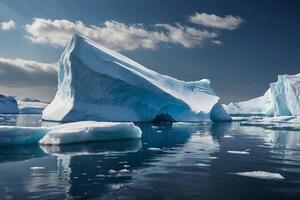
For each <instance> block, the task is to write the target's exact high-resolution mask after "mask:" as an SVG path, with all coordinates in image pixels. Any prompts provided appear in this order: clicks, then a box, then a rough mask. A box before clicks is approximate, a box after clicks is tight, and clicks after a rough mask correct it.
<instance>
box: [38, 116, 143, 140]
mask: <svg viewBox="0 0 300 200" xmlns="http://www.w3.org/2000/svg"><path fill="white" fill-rule="evenodd" d="M141 135H142V131H141V129H140V128H139V127H137V126H135V125H134V124H133V123H132V122H127V123H119V122H95V121H82V122H74V123H67V124H63V125H59V126H56V127H55V128H50V131H49V132H48V133H47V134H46V135H45V136H44V137H43V138H42V139H41V140H40V141H39V144H44V145H58V144H71V143H81V142H93V141H107V140H122V139H138V138H141Z"/></svg>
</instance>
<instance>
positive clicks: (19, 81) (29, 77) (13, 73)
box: [0, 57, 57, 87]
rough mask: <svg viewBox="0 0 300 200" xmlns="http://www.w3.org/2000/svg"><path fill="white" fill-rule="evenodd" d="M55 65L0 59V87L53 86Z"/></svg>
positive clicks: (55, 74) (55, 72) (55, 78)
mask: <svg viewBox="0 0 300 200" xmlns="http://www.w3.org/2000/svg"><path fill="white" fill-rule="evenodd" d="M56 84H57V65H56V64H55V63H53V64H46V63H40V62H35V61H31V60H23V59H8V58H1V57H0V85H1V86H9V87H27V86H55V85H56Z"/></svg>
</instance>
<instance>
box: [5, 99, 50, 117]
mask: <svg viewBox="0 0 300 200" xmlns="http://www.w3.org/2000/svg"><path fill="white" fill-rule="evenodd" d="M47 106H48V103H46V102H42V101H40V100H38V99H33V98H18V97H12V96H4V95H1V94H0V114H41V113H42V111H43V110H44V109H45V108H46V107H47Z"/></svg>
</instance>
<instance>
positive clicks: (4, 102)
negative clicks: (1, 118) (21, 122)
mask: <svg viewBox="0 0 300 200" xmlns="http://www.w3.org/2000/svg"><path fill="white" fill-rule="evenodd" d="M0 113H1V114H15V113H19V109H18V104H17V101H16V99H15V98H14V97H11V96H4V95H2V94H0Z"/></svg>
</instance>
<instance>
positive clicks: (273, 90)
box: [224, 74, 300, 116]
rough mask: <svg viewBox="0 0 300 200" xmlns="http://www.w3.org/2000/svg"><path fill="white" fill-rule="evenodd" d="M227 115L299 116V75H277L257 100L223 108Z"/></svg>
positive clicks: (232, 104) (231, 104)
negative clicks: (275, 80) (275, 79)
mask: <svg viewBox="0 0 300 200" xmlns="http://www.w3.org/2000/svg"><path fill="white" fill-rule="evenodd" d="M224 108H225V110H226V111H227V112H228V113H229V114H254V115H257V114H261V115H266V116H299V115H300V74H296V75H279V76H278V81H277V82H275V83H271V84H270V88H269V89H268V90H267V92H266V93H265V94H264V95H263V96H261V97H258V98H255V99H251V100H248V101H244V102H239V103H230V104H229V105H227V106H224Z"/></svg>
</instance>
